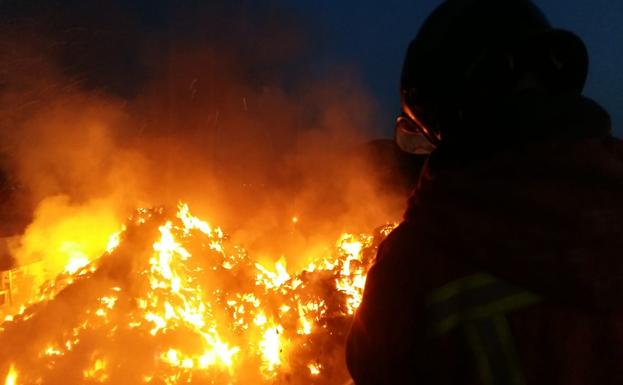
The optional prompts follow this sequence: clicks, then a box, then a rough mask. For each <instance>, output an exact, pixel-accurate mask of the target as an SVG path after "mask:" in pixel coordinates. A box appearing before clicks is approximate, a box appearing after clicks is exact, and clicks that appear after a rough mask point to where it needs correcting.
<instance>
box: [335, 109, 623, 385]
mask: <svg viewBox="0 0 623 385" xmlns="http://www.w3.org/2000/svg"><path fill="white" fill-rule="evenodd" d="M520 110H521V111H522V113H521V114H517V115H516V116H515V117H516V119H515V118H512V116H509V119H506V120H505V121H507V122H511V123H509V125H510V126H511V128H512V129H513V130H517V131H516V132H521V131H520V130H522V129H524V130H528V131H527V132H524V133H523V134H522V135H520V136H521V140H517V141H516V142H514V143H511V142H508V143H506V144H505V145H504V146H502V147H501V149H500V150H499V151H497V150H491V151H484V152H483V154H481V155H478V156H470V155H469V154H468V153H467V152H465V151H463V152H462V154H461V151H460V150H457V149H444V148H440V149H438V150H437V151H436V153H434V154H433V155H432V157H431V159H430V162H429V165H428V168H427V169H426V170H425V171H424V174H423V175H422V178H421V181H420V185H419V187H418V188H417V190H416V192H415V193H414V195H413V197H412V198H411V200H410V202H409V207H408V210H407V212H406V215H405V219H404V221H403V223H402V224H401V225H400V226H399V227H398V228H396V229H395V231H394V232H393V233H392V234H390V235H389V237H388V238H387V239H386V240H385V242H384V243H383V244H382V245H381V247H380V249H379V252H378V256H377V260H376V263H375V264H374V266H373V267H372V269H371V270H370V272H369V274H368V279H367V282H366V288H365V293H364V299H363V303H362V304H361V306H360V308H359V309H358V312H357V314H356V317H355V320H354V323H353V326H352V329H351V333H350V335H349V338H348V343H347V364H348V367H349V370H350V372H351V374H352V377H353V379H354V380H355V382H356V384H357V385H372V384H374V385H377V384H427V385H432V384H518V385H519V384H547V385H557V384H560V385H562V384H565V385H574V384H600V385H601V384H623V144H622V142H621V141H620V140H618V139H615V138H613V137H612V136H610V135H609V118H608V116H607V113H606V112H605V111H603V110H602V109H601V108H600V107H599V106H598V105H596V104H595V103H594V102H591V101H590V100H587V99H583V98H576V99H573V98H572V99H569V100H565V101H562V102H560V101H551V100H541V101H529V102H525V103H523V105H521V108H520ZM505 113H506V114H509V115H512V113H511V112H508V111H506V112H505ZM530 130H532V131H530ZM539 130H540V132H541V133H543V132H545V134H542V135H538V137H537V136H535V137H531V135H530V133H531V132H539ZM457 154H460V155H457Z"/></svg>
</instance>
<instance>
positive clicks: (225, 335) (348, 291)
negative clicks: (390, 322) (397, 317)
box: [0, 204, 392, 385]
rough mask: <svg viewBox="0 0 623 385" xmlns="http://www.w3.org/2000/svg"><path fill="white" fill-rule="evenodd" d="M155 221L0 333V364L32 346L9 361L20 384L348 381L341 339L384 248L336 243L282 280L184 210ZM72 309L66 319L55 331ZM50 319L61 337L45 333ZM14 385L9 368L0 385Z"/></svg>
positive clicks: (143, 218)
mask: <svg viewBox="0 0 623 385" xmlns="http://www.w3.org/2000/svg"><path fill="white" fill-rule="evenodd" d="M163 218H164V215H163V214H162V211H161V210H140V211H139V212H138V213H137V215H136V216H135V217H134V218H133V219H132V220H131V221H130V223H129V224H128V227H127V228H124V230H123V231H122V232H120V233H116V234H113V236H112V237H111V239H110V241H109V243H108V247H107V250H108V252H107V254H106V255H105V256H104V257H103V258H101V259H100V260H97V261H95V262H93V263H91V264H88V265H87V266H79V265H80V264H82V262H81V263H78V264H77V265H76V266H77V267H75V270H74V267H72V268H71V269H66V270H67V272H68V273H66V274H65V275H64V276H63V277H64V278H63V279H61V280H60V281H57V282H56V283H55V285H50V287H53V290H52V289H50V291H49V293H48V294H47V295H45V296H42V297H41V298H39V300H41V301H43V302H41V304H39V305H34V306H32V307H30V308H28V309H25V310H23V311H22V312H21V313H20V314H18V315H16V316H15V319H14V320H13V321H11V322H7V323H5V324H4V325H2V328H0V346H3V348H2V349H0V359H2V358H5V359H13V358H14V357H18V355H17V352H18V351H19V348H18V347H15V346H16V345H15V344H11V343H9V342H11V341H15V340H16V339H17V340H19V339H21V340H22V341H24V343H29V345H28V346H29V348H28V353H27V354H20V355H19V357H25V356H29V358H28V359H24V361H23V362H21V361H16V364H17V366H18V367H20V369H22V370H21V371H22V373H23V375H22V376H21V379H20V381H22V382H21V383H24V384H30V383H33V384H34V383H55V382H56V381H59V382H60V380H61V379H63V380H65V382H73V383H82V382H84V383H107V384H119V383H128V382H130V383H154V384H179V383H223V384H246V383H257V384H260V383H271V384H274V383H281V382H284V383H285V382H287V383H294V384H309V383H317V384H322V383H327V384H330V383H335V382H336V381H337V382H340V381H342V380H344V379H346V378H347V374H346V372H345V369H344V367H343V364H342V360H341V356H342V354H343V351H342V350H341V349H342V347H341V345H342V341H343V335H344V333H345V332H346V330H347V327H348V320H349V317H350V316H351V315H352V314H353V313H354V311H355V309H356V308H357V306H358V305H359V303H360V301H361V296H362V291H363V285H364V282H365V274H366V271H367V268H368V266H369V264H370V262H371V256H372V255H374V249H375V247H376V244H378V241H379V239H378V238H382V236H381V237H377V238H375V237H373V236H369V235H361V236H354V235H349V234H344V235H343V236H342V237H340V239H339V241H338V242H337V247H336V250H335V252H334V253H333V254H334V255H333V256H323V257H320V258H317V259H315V260H313V261H311V263H310V264H309V265H308V267H307V268H306V269H304V270H303V271H300V272H290V271H288V269H287V265H286V260H285V259H283V258H282V259H280V260H279V261H278V262H277V263H276V264H275V265H274V267H269V266H265V265H262V264H260V263H257V262H255V261H253V260H252V259H251V258H250V257H249V255H248V254H247V252H246V251H245V250H244V249H242V248H240V247H236V246H233V247H232V246H230V245H229V244H228V242H227V241H226V237H225V235H224V233H223V231H222V230H221V229H220V228H218V227H212V226H210V225H209V224H208V223H207V222H205V221H203V220H201V219H199V218H197V217H194V216H193V215H191V213H190V210H189V208H188V206H187V205H185V204H180V206H179V209H178V213H177V217H176V218H173V219H169V220H166V219H163ZM297 220H298V219H297ZM150 226H152V227H153V228H154V230H155V229H157V231H154V232H153V233H155V234H157V239H156V240H155V241H154V240H151V241H150V240H149V239H148V238H149V234H152V232H151V231H150V230H148V228H149V227H150ZM391 228H392V226H387V227H386V228H384V229H383V231H382V235H385V234H386V233H387V232H388V231H389V230H390V229H391ZM137 234H138V236H137ZM135 238H136V239H135ZM143 238H146V240H145V241H144V242H145V243H146V246H145V247H144V248H142V247H141V246H140V243H141V241H140V240H141V239H143ZM67 277H69V278H67ZM63 287H64V289H63ZM68 307H69V308H70V309H71V310H72V312H71V314H70V315H69V316H66V317H64V318H63V317H61V318H62V319H59V314H63V313H64V312H65V313H66V312H67V308H68ZM50 319H51V320H52V321H53V322H54V324H55V325H62V326H59V327H58V329H53V330H50V329H49V328H43V327H41V326H42V325H45V324H49V323H50ZM338 320H342V321H340V322H337V321H338ZM26 330H34V335H31V336H28V335H26V334H25V331H26ZM35 341H36V342H35ZM4 347H7V348H4ZM336 357H337V358H336ZM16 378H17V372H16V370H15V367H13V366H11V369H10V371H9V373H8V375H7V379H6V381H5V385H8V384H16V381H17V380H16Z"/></svg>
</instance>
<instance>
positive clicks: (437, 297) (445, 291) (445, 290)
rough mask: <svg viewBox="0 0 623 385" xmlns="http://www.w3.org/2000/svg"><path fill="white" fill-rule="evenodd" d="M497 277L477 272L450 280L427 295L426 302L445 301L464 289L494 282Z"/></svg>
mask: <svg viewBox="0 0 623 385" xmlns="http://www.w3.org/2000/svg"><path fill="white" fill-rule="evenodd" d="M496 281H497V279H496V278H495V277H493V276H491V275H489V274H485V273H477V274H473V275H470V276H468V277H465V278H461V279H458V280H456V281H452V282H450V283H449V284H447V285H445V286H442V287H440V288H439V289H437V290H435V291H434V292H433V293H431V295H430V296H429V297H428V301H427V302H428V304H429V305H430V304H434V303H438V302H443V301H447V300H448V299H450V298H452V297H454V296H456V295H458V294H461V293H462V292H464V291H466V290H471V289H477V288H479V287H483V286H486V285H489V284H491V283H494V282H496Z"/></svg>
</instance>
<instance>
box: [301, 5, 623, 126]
mask: <svg viewBox="0 0 623 385" xmlns="http://www.w3.org/2000/svg"><path fill="white" fill-rule="evenodd" d="M535 2H536V4H537V5H539V6H540V7H541V8H542V9H543V10H544V12H545V13H546V14H547V15H548V17H549V19H550V21H551V22H552V24H553V25H554V26H556V27H561V28H565V29H569V30H572V31H574V32H576V33H577V34H578V35H580V36H581V37H582V38H583V39H584V41H585V43H586V45H587V47H588V50H589V54H590V57H591V64H590V72H589V78H588V82H587V87H586V89H585V94H586V95H588V96H590V97H592V98H594V99H595V100H597V101H598V102H600V103H601V104H602V105H604V106H605V107H606V108H607V109H608V111H610V113H611V115H612V120H613V128H614V132H615V134H616V135H617V136H623V108H622V107H623V72H621V70H620V69H621V68H623V45H622V43H623V1H618V0H590V1H589V0H535ZM289 4H291V5H292V6H293V7H295V8H297V9H298V10H300V11H302V12H304V13H306V14H307V15H308V16H309V18H310V19H312V20H314V21H317V22H318V23H320V24H321V27H322V28H324V29H325V30H326V33H327V37H328V38H327V39H326V41H324V44H325V46H324V47H323V48H324V49H326V50H328V51H329V52H330V53H331V55H335V56H337V57H339V58H341V59H343V60H345V61H347V62H349V63H352V64H354V65H355V66H357V67H358V68H359V70H360V71H361V76H362V78H363V79H364V81H365V84H366V86H367V87H368V88H369V89H370V90H371V92H372V93H373V96H374V97H375V98H376V100H377V102H378V103H379V105H380V114H381V115H380V119H379V121H380V123H379V126H380V127H378V129H377V131H376V134H377V135H383V136H391V135H392V129H393V119H394V114H395V111H396V109H397V103H398V102H397V87H398V85H397V84H398V77H399V73H400V67H401V64H402V59H403V54H404V50H405V49H406V46H407V44H408V42H409V41H410V39H411V38H412V37H413V36H414V35H415V33H416V32H417V30H418V28H419V26H420V25H421V23H422V21H423V20H424V18H425V17H426V16H427V15H428V14H429V13H430V12H431V10H433V9H434V8H435V7H436V6H437V5H438V4H440V1H439V0H412V1H404V0H403V1H400V0H384V1H380V0H340V1H335V0H294V1H292V2H291V3H289ZM385 122H386V123H385Z"/></svg>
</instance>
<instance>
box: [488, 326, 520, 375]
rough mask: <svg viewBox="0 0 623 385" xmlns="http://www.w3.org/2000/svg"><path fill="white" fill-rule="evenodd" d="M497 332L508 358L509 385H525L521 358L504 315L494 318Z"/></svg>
mask: <svg viewBox="0 0 623 385" xmlns="http://www.w3.org/2000/svg"><path fill="white" fill-rule="evenodd" d="M493 324H494V325H495V332H496V334H497V336H498V340H499V341H500V345H501V346H502V350H503V351H504V355H505V356H506V365H507V366H506V372H507V376H508V379H509V380H510V381H511V383H510V384H509V385H524V384H525V383H526V380H525V379H524V377H523V373H522V370H521V364H520V362H519V356H518V355H517V350H516V349H515V342H514V338H513V334H512V332H511V329H510V326H509V325H508V320H507V319H506V317H505V316H503V315H497V316H495V317H493Z"/></svg>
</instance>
